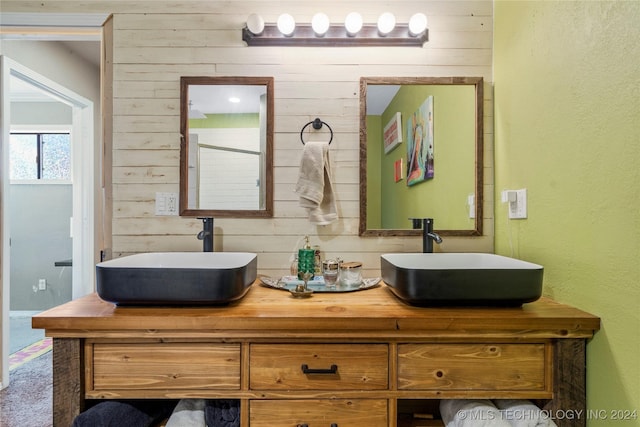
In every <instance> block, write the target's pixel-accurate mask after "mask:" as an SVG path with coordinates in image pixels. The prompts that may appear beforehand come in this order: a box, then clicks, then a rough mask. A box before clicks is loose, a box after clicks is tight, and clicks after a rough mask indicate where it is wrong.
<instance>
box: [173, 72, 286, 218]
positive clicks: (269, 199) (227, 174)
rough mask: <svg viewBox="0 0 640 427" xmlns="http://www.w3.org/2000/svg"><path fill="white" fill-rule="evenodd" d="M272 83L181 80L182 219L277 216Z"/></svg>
mask: <svg viewBox="0 0 640 427" xmlns="http://www.w3.org/2000/svg"><path fill="white" fill-rule="evenodd" d="M273 81H274V80H273V77H181V78H180V135H181V142H180V215H182V216H198V217H227V218H247V217H272V216H273V116H274V112H273V104H274V101H273Z"/></svg>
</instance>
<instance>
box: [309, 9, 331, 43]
mask: <svg viewBox="0 0 640 427" xmlns="http://www.w3.org/2000/svg"><path fill="white" fill-rule="evenodd" d="M329 25H331V22H330V21H329V17H328V16H327V15H326V14H325V13H322V12H318V13H316V14H315V15H313V18H311V28H313V32H314V33H316V36H318V37H322V36H324V35H325V34H326V33H327V31H329Z"/></svg>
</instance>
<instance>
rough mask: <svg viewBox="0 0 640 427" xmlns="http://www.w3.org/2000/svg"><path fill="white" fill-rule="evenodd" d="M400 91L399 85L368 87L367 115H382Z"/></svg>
mask: <svg viewBox="0 0 640 427" xmlns="http://www.w3.org/2000/svg"><path fill="white" fill-rule="evenodd" d="M399 90H400V86H399V85H367V115H370V116H379V115H380V114H382V113H383V112H384V110H386V109H387V106H388V105H389V103H390V102H391V100H392V99H393V97H394V96H396V93H397V92H398V91H399Z"/></svg>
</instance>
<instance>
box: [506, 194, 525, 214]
mask: <svg viewBox="0 0 640 427" xmlns="http://www.w3.org/2000/svg"><path fill="white" fill-rule="evenodd" d="M513 193H515V200H513V201H511V200H510V201H509V219H526V218H527V190H526V189H522V190H515V191H513Z"/></svg>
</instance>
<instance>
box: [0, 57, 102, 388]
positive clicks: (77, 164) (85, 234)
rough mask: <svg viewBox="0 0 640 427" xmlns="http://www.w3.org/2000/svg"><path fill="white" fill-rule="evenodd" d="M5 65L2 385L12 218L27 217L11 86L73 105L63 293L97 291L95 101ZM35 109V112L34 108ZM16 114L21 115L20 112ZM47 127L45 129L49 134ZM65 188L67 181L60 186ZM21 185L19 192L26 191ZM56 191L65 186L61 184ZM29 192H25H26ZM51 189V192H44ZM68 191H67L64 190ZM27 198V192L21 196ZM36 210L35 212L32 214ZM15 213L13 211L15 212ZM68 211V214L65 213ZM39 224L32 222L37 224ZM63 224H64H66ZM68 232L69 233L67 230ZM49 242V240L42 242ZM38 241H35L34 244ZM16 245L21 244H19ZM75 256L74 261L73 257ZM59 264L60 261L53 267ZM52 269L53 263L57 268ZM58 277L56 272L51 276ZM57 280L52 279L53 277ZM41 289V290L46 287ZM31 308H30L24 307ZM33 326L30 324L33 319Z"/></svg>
mask: <svg viewBox="0 0 640 427" xmlns="http://www.w3.org/2000/svg"><path fill="white" fill-rule="evenodd" d="M0 60H1V63H2V67H1V68H2V75H1V82H2V84H1V85H0V87H1V94H2V115H1V120H2V135H1V139H0V141H1V143H0V149H1V151H0V158H1V160H2V162H1V165H2V167H1V168H0V170H1V171H2V172H1V173H0V184H1V187H0V197H1V200H0V202H1V206H2V208H1V210H2V213H1V216H0V218H1V219H2V221H1V227H0V230H1V233H0V235H1V237H2V251H1V254H2V262H1V264H0V266H1V270H2V272H1V277H2V292H1V295H2V306H1V307H2V310H1V311H2V313H1V314H2V343H1V345H0V348H1V350H2V369H1V370H0V373H1V377H0V388H3V387H5V386H7V385H8V383H9V370H10V369H9V352H10V347H11V345H10V337H11V330H10V324H11V321H10V311H11V294H12V292H11V286H12V280H11V274H12V268H11V266H12V262H11V258H12V255H13V249H14V248H13V247H12V246H13V245H12V242H11V238H12V235H13V234H14V232H17V230H15V229H16V228H17V226H16V224H18V222H15V221H12V216H16V215H22V214H23V213H24V214H26V212H24V211H23V212H22V213H16V212H12V207H15V206H14V201H16V202H17V201H18V200H19V198H18V197H16V196H15V194H16V192H15V191H14V188H12V180H11V177H10V170H11V168H10V163H9V158H10V153H9V145H10V141H11V135H10V134H11V133H13V132H14V130H18V129H17V128H16V126H15V125H14V124H13V123H14V122H13V121H12V119H11V116H12V114H14V113H16V112H15V111H13V109H14V108H15V107H12V103H11V93H12V85H13V86H14V87H15V86H17V85H26V86H29V87H30V88H33V89H34V90H36V91H37V92H39V93H41V94H44V95H46V96H47V97H50V98H52V99H53V100H54V101H55V102H56V103H59V104H63V105H65V106H66V107H67V108H68V109H69V113H70V114H69V115H70V119H71V120H70V124H69V126H68V127H69V135H70V139H71V160H70V168H71V176H72V179H71V180H70V182H69V184H70V185H68V187H70V188H66V189H63V190H66V191H67V192H68V193H70V194H69V199H70V200H71V207H70V212H71V216H70V219H67V221H68V225H67V226H66V236H67V237H69V236H70V238H71V253H70V255H71V256H70V260H69V259H68V258H69V257H68V255H65V254H63V253H60V255H61V257H60V260H59V261H61V262H66V261H69V263H68V265H67V264H65V266H64V267H62V268H66V267H69V268H70V270H71V274H70V275H71V280H70V283H69V284H68V288H69V289H68V290H66V291H63V290H62V288H64V285H59V287H60V289H58V290H59V291H60V293H61V294H63V293H64V294H65V296H64V297H63V298H64V299H67V300H68V299H71V298H78V297H80V296H82V295H85V294H87V293H90V292H92V291H93V282H94V279H93V277H94V273H93V267H94V264H95V263H94V228H95V227H94V129H93V127H94V126H93V123H94V111H93V110H94V107H93V102H92V101H90V100H88V99H86V98H84V97H82V96H80V95H78V94H77V93H75V92H73V91H72V90H70V89H68V88H66V87H63V86H61V85H59V84H58V83H56V82H54V81H52V80H50V79H48V78H46V77H44V76H42V75H40V74H38V73H36V72H35V71H33V70H31V69H29V68H27V67H25V66H23V65H21V64H19V63H17V62H15V61H13V60H11V59H10V58H7V57H6V56H1V57H0ZM32 111H33V110H32ZM16 115H17V114H16ZM46 132H47V131H44V133H46ZM60 185H61V186H64V185H65V184H60ZM33 187H35V188H30V189H29V190H35V191H36V192H37V191H40V192H41V191H42V188H38V187H41V185H40V186H39V185H35V184H33ZM25 188H26V187H25ZM25 188H22V189H20V190H24V189H25ZM56 190H60V188H57V189H56ZM23 192H24V191H20V193H23ZM45 192H46V193H49V191H45ZM63 192H64V191H63ZM20 197H22V194H21V196H20ZM47 206H48V205H45V207H44V208H43V207H42V206H40V207H34V210H35V211H36V212H35V213H37V214H39V215H40V218H41V220H42V222H44V221H45V219H49V218H50V217H52V216H54V214H53V211H52V210H49V209H47ZM32 213H34V212H32ZM12 214H13V215H12ZM63 215H64V214H63ZM36 225H37V224H31V226H32V227H34V228H35V226H36ZM63 228H65V227H64V225H63ZM63 234H64V231H63ZM43 243H44V242H43ZM35 245H38V246H40V245H39V244H38V242H36V243H33V242H31V247H35ZM16 246H17V245H16ZM71 260H72V261H71ZM54 266H55V265H54ZM52 267H53V266H52ZM52 277H53V275H52ZM42 279H44V283H41V282H40V279H37V280H36V284H35V286H36V289H35V290H34V291H33V292H34V293H36V294H37V293H38V292H46V290H47V278H46V277H44V278H42ZM52 281H53V280H52ZM41 288H42V289H41ZM25 311H27V312H28V311H29V310H25ZM29 326H30V322H29Z"/></svg>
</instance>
